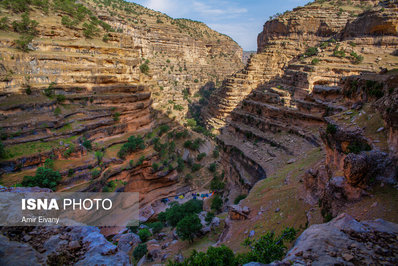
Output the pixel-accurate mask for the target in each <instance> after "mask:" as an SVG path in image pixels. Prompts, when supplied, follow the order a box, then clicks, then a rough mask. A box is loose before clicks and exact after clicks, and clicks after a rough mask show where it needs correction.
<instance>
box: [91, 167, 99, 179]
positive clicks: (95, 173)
mask: <svg viewBox="0 0 398 266" xmlns="http://www.w3.org/2000/svg"><path fill="white" fill-rule="evenodd" d="M100 174H101V170H100V169H98V168H95V169H93V170H92V171H91V176H92V178H97V177H99V176H100Z"/></svg>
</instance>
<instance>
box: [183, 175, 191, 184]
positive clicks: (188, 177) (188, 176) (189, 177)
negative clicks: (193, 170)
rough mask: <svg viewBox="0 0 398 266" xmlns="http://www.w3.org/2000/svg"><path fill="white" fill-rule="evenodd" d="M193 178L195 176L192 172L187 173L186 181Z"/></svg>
mask: <svg viewBox="0 0 398 266" xmlns="http://www.w3.org/2000/svg"><path fill="white" fill-rule="evenodd" d="M192 178H193V176H192V175H191V174H187V175H186V176H185V178H184V179H185V182H188V181H189V180H192Z"/></svg>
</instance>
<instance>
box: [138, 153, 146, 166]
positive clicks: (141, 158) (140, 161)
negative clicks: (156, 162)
mask: <svg viewBox="0 0 398 266" xmlns="http://www.w3.org/2000/svg"><path fill="white" fill-rule="evenodd" d="M144 161H145V156H144V155H142V156H141V157H140V159H139V160H138V162H137V164H136V166H140V165H141V164H142V163H143V162H144Z"/></svg>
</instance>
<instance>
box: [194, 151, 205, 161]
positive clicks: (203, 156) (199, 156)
mask: <svg viewBox="0 0 398 266" xmlns="http://www.w3.org/2000/svg"><path fill="white" fill-rule="evenodd" d="M206 155H207V154H206V153H204V152H202V153H199V154H198V156H197V157H196V159H197V160H198V161H201V160H202V159H203V158H205V157H206Z"/></svg>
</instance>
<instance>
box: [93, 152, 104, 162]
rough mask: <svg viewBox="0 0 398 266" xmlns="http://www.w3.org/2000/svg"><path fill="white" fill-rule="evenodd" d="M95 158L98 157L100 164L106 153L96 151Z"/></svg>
mask: <svg viewBox="0 0 398 266" xmlns="http://www.w3.org/2000/svg"><path fill="white" fill-rule="evenodd" d="M95 158H96V159H97V163H98V164H100V163H101V161H102V159H103V158H104V153H103V152H102V151H96V152H95Z"/></svg>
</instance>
